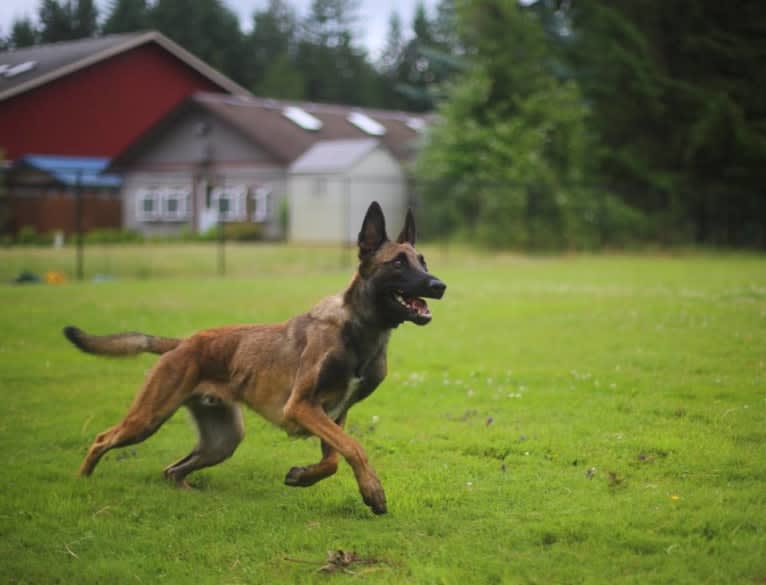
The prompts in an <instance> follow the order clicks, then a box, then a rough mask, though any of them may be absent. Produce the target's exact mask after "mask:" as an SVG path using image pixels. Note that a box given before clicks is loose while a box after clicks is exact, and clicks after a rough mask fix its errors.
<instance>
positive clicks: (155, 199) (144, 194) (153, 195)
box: [135, 187, 162, 221]
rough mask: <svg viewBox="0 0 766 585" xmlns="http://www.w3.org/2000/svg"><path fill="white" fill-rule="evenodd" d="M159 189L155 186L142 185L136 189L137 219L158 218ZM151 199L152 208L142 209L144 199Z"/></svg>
mask: <svg viewBox="0 0 766 585" xmlns="http://www.w3.org/2000/svg"><path fill="white" fill-rule="evenodd" d="M161 191H162V190H161V189H159V188H157V187H144V188H141V189H137V190H136V195H135V198H136V218H137V219H138V220H139V221H156V220H158V219H160V213H161V209H162V196H161ZM149 199H150V200H151V201H152V210H151V211H146V209H144V201H146V200H149Z"/></svg>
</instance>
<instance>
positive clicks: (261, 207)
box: [252, 187, 274, 223]
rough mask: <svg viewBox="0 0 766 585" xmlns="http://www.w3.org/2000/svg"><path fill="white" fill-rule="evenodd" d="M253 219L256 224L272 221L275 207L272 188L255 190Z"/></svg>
mask: <svg viewBox="0 0 766 585" xmlns="http://www.w3.org/2000/svg"><path fill="white" fill-rule="evenodd" d="M253 203H254V205H253V218H252V221H253V222H254V223H266V222H267V221H269V220H270V219H271V214H272V207H273V205H274V199H273V193H272V191H271V187H256V188H255V189H253Z"/></svg>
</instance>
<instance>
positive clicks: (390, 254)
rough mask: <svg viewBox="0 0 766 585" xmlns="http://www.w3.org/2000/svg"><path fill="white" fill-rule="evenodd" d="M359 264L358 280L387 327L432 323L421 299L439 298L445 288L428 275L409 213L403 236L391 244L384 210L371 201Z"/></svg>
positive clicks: (441, 283) (428, 311) (365, 217)
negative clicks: (405, 322)
mask: <svg viewBox="0 0 766 585" xmlns="http://www.w3.org/2000/svg"><path fill="white" fill-rule="evenodd" d="M359 261H360V263H359V276H360V278H361V279H362V280H363V281H364V283H365V286H366V287H368V289H369V290H370V291H371V293H370V294H372V295H373V297H374V299H375V304H376V310H377V312H378V314H379V315H381V316H382V317H383V318H384V320H385V321H386V322H387V323H388V324H389V325H391V326H394V327H395V326H397V325H399V324H400V323H403V322H404V321H411V322H412V323H415V324H416V325H425V324H427V323H428V322H430V321H431V311H430V310H429V309H428V303H426V301H425V300H424V298H430V299H440V298H442V296H443V295H444V291H445V290H446V288H447V285H445V284H444V283H443V282H442V281H441V280H439V279H438V278H436V277H435V276H434V275H433V274H430V273H429V272H428V267H427V266H426V261H425V258H423V255H422V254H420V253H419V252H418V251H417V250H416V249H415V218H414V217H413V215H412V210H409V211H407V218H406V220H405V222H404V227H403V228H402V232H401V233H400V234H399V237H398V238H396V241H395V242H392V241H390V240H389V239H388V236H387V235H386V220H385V218H384V217H383V210H382V209H381V208H380V205H378V203H377V202H376V201H373V203H372V204H371V205H370V207H369V209H368V210H367V213H366V215H365V216H364V221H363V222H362V229H361V230H360V231H359Z"/></svg>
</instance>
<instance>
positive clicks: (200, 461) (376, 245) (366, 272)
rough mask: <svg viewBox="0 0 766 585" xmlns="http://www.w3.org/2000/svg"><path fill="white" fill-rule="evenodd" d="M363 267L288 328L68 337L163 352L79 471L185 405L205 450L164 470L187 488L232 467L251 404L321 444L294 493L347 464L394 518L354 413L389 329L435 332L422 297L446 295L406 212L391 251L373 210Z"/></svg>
mask: <svg viewBox="0 0 766 585" xmlns="http://www.w3.org/2000/svg"><path fill="white" fill-rule="evenodd" d="M358 245H359V266H358V269H357V271H356V273H355V274H354V276H353V278H352V280H351V283H350V284H349V285H348V287H347V288H346V289H345V290H344V291H343V292H341V293H340V294H337V295H333V296H330V297H327V298H325V299H323V300H321V301H320V302H319V303H317V304H316V305H315V306H314V307H313V308H312V309H311V310H310V311H309V312H308V313H305V314H302V315H298V316H297V317H293V318H292V319H290V320H288V321H286V322H285V323H281V324H274V325H232V326H227V327H220V328H214V329H206V330H203V331H200V332H198V333H196V334H194V335H192V336H191V337H188V338H186V339H172V338H166V337H154V336H151V335H146V334H143V333H118V334H115V335H105V336H96V335H89V334H87V333H85V332H84V331H82V330H80V329H77V328H76V327H72V326H69V327H66V328H65V329H64V335H65V336H66V337H67V338H68V339H69V341H71V342H72V343H73V344H74V345H76V346H77V347H78V348H80V349H81V350H82V351H85V352H88V353H92V354H98V355H108V356H124V355H134V354H138V353H141V352H151V353H156V354H161V355H162V357H160V359H159V360H158V361H157V363H156V364H155V365H154V367H153V368H152V369H151V371H150V373H149V374H148V376H147V378H146V381H145V382H144V384H143V387H142V388H141V390H140V391H139V392H138V395H137V396H136V398H135V399H134V401H133V404H132V406H131V407H130V409H129V410H128V413H127V415H126V416H125V418H124V419H123V420H122V422H120V423H118V424H117V425H115V426H113V427H111V428H110V429H108V430H106V431H105V432H103V433H101V434H99V435H98V436H97V437H96V439H95V440H94V442H93V444H92V445H91V447H90V449H89V450H88V453H87V455H86V456H85V460H84V461H83V463H82V465H81V467H80V475H82V476H89V475H90V474H91V473H93V470H94V469H95V467H96V465H97V464H98V462H99V460H100V459H101V457H103V456H104V454H105V453H106V452H107V451H109V450H110V449H114V448H116V447H125V446H126V445H132V444H135V443H139V442H141V441H143V440H145V439H147V438H148V437H150V436H151V435H152V434H153V433H154V432H155V431H157V429H159V428H160V426H161V425H162V423H163V422H165V421H166V420H167V419H168V418H169V417H170V416H171V415H172V414H173V413H174V412H175V411H176V410H177V409H178V408H179V407H180V406H185V407H186V408H188V409H189V411H190V412H191V414H192V417H193V418H194V421H195V422H196V426H197V429H198V434H199V441H198V443H197V446H196V447H195V448H194V449H193V450H192V451H191V453H189V454H188V455H187V456H186V457H183V458H182V459H180V460H178V461H176V462H175V463H173V464H172V465H170V466H168V467H167V468H166V469H165V477H166V478H168V479H169V480H170V481H172V482H174V483H175V484H176V485H177V486H179V487H189V485H188V484H187V483H186V477H187V475H189V473H191V472H193V471H196V470H198V469H202V468H203V467H210V466H212V465H216V464H217V463H220V462H222V461H224V460H225V459H227V458H228V457H230V456H231V455H232V453H234V450H235V449H236V448H237V445H239V443H240V442H241V440H242V438H243V436H244V427H243V424H242V414H241V412H240V409H239V407H238V405H237V403H244V404H246V405H247V406H249V407H251V408H252V409H253V410H255V411H256V412H258V413H259V414H260V415H262V416H263V417H264V418H265V419H267V420H268V421H270V422H272V423H273V424H275V425H277V426H278V427H280V428H282V429H284V430H285V431H286V432H287V433H288V434H290V435H298V436H300V435H303V436H309V435H314V436H317V437H319V439H320V440H321V447H322V458H321V460H320V461H319V462H318V463H315V464H313V465H308V466H306V467H293V468H291V469H290V470H289V471H288V472H287V476H286V477H285V483H286V484H287V485H289V486H301V487H305V486H310V485H312V484H314V483H316V482H318V481H320V480H322V479H324V478H326V477H329V476H330V475H332V474H334V473H335V472H336V470H337V467H338V458H339V455H342V456H343V457H344V458H345V459H346V461H348V463H349V465H350V466H351V469H352V470H353V471H354V475H355V476H356V481H357V483H358V485H359V491H360V492H361V495H362V499H363V500H364V503H365V504H367V505H368V506H369V507H370V508H371V509H372V511H373V512H374V513H375V514H384V513H385V512H386V496H385V492H384V491H383V487H382V486H381V483H380V480H379V479H378V477H377V475H376V474H375V471H374V470H373V468H372V466H371V465H370V463H369V462H368V460H367V455H366V454H365V452H364V449H362V446H361V445H360V444H359V443H358V442H357V441H356V440H354V439H353V438H351V437H350V436H349V435H348V434H346V433H345V432H344V430H343V425H344V423H345V421H346V414H347V413H348V410H349V408H351V406H353V405H354V404H356V403H357V402H360V401H361V400H364V399H365V398H366V397H367V396H369V395H370V394H371V393H372V392H373V391H374V390H375V389H376V388H377V387H378V385H379V384H380V383H381V382H382V381H383V379H384V378H385V376H386V350H387V346H388V340H389V337H390V336H391V331H392V330H393V329H395V328H396V327H398V326H399V325H400V324H402V323H403V322H405V321H410V322H412V323H415V324H416V325H426V324H427V323H428V322H430V321H431V312H430V310H429V308H428V305H427V303H426V301H425V300H424V298H423V297H426V298H431V299H440V298H441V297H442V296H443V295H444V291H445V289H446V288H447V287H446V285H445V284H444V283H443V282H442V281H441V280H439V279H438V278H436V277H435V276H433V275H432V274H430V273H429V272H428V268H427V267H426V263H425V260H424V258H423V256H422V255H421V254H419V253H418V252H417V250H416V249H415V247H414V246H415V220H414V217H413V215H412V212H411V211H408V213H407V217H406V220H405V224H404V228H403V229H402V232H401V234H399V237H398V238H397V239H396V241H395V242H392V241H390V240H389V239H388V236H387V235H386V225H385V218H384V216H383V211H382V210H381V208H380V206H379V205H378V203H377V202H373V203H372V204H371V205H370V207H369V209H368V210H367V213H366V215H365V217H364V221H363V222H362V227H361V230H360V232H359V238H358Z"/></svg>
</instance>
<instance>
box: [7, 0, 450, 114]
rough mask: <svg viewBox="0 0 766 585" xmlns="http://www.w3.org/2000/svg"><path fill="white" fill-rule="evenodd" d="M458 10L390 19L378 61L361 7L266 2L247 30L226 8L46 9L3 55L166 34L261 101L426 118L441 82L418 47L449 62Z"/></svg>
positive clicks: (79, 4)
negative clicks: (365, 40)
mask: <svg viewBox="0 0 766 585" xmlns="http://www.w3.org/2000/svg"><path fill="white" fill-rule="evenodd" d="M450 6H451V0H444V1H443V2H442V4H441V5H439V6H438V7H437V9H436V11H435V14H434V16H433V17H432V16H430V15H429V14H428V13H427V11H426V9H425V7H424V5H423V4H422V3H417V4H416V5H415V6H414V9H413V12H412V14H410V15H406V18H408V23H407V24H405V23H404V22H403V20H402V18H403V16H402V15H400V14H399V13H397V12H392V13H391V15H390V22H389V33H388V38H387V42H386V46H385V47H384V48H383V50H382V52H381V54H380V55H379V56H375V57H374V58H373V57H372V56H371V55H370V54H369V52H368V51H367V49H366V48H365V47H364V46H363V44H362V41H361V38H360V36H359V29H360V22H359V12H358V8H359V2H358V0H313V2H312V3H311V6H310V9H309V11H308V13H307V14H305V15H300V14H298V12H297V11H296V10H295V8H294V7H293V6H292V5H291V4H290V2H289V0H268V2H267V3H264V5H263V7H262V8H259V9H256V10H254V12H253V14H252V22H251V26H250V27H248V30H247V32H245V31H244V30H243V27H242V26H241V23H240V21H239V19H238V17H237V16H236V15H235V14H234V13H233V12H232V11H231V10H230V9H229V8H228V7H227V6H226V4H225V3H224V2H223V1H222V0H155V1H154V2H150V1H149V0H112V2H111V3H110V4H109V5H108V7H107V8H106V10H105V13H104V14H99V11H98V9H97V6H96V4H95V2H94V0H40V2H39V4H38V7H37V18H36V19H35V20H33V19H31V18H20V19H17V20H15V21H14V22H13V24H12V26H11V29H10V30H9V31H8V32H7V35H6V36H5V38H3V39H2V40H0V43H2V46H3V47H4V48H11V49H12V48H21V47H25V46H31V45H35V44H40V43H54V42H58V41H68V40H75V39H79V38H85V37H95V36H100V35H109V34H116V33H126V32H134V31H139V30H149V29H152V30H158V31H160V32H162V33H163V34H165V35H166V36H168V37H169V38H171V39H173V40H174V41H175V42H177V43H178V44H180V45H181V46H183V47H184V48H185V49H187V50H188V51H190V52H192V53H193V54H195V55H196V56H198V57H200V58H201V59H202V60H204V61H205V62H207V63H208V64H210V65H212V66H213V67H215V68H216V69H218V70H219V71H221V72H222V73H224V74H225V75H227V76H228V77H230V78H231V79H233V80H235V81H236V82H237V83H239V84H240V85H242V86H244V87H246V88H248V89H249V90H251V91H252V92H253V93H255V94H257V95H262V96H269V97H275V98H286V99H300V100H309V101H320V102H335V103H346V104H353V105H359V106H369V107H385V108H393V109H405V110H411V111H424V110H429V109H431V108H433V106H434V101H433V99H432V97H431V95H430V94H429V93H427V92H425V91H424V88H425V87H426V86H429V85H433V84H435V83H436V82H438V81H441V80H443V79H442V78H441V77H439V76H438V75H434V73H433V72H432V71H427V70H426V69H427V68H426V69H424V62H423V59H424V57H423V56H422V55H421V54H420V51H419V47H426V46H432V45H433V46H434V47H440V48H441V49H443V50H446V51H447V52H449V51H450V50H451V49H450V47H449V46H448V43H447V41H448V39H449V38H450V35H451V34H452V32H451V31H452V30H454V24H453V23H452V22H451V21H449V19H448V18H445V15H449V14H451V11H450V9H449V8H448V7H450Z"/></svg>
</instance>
